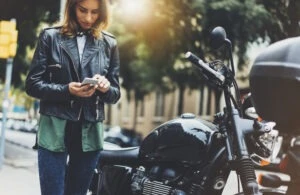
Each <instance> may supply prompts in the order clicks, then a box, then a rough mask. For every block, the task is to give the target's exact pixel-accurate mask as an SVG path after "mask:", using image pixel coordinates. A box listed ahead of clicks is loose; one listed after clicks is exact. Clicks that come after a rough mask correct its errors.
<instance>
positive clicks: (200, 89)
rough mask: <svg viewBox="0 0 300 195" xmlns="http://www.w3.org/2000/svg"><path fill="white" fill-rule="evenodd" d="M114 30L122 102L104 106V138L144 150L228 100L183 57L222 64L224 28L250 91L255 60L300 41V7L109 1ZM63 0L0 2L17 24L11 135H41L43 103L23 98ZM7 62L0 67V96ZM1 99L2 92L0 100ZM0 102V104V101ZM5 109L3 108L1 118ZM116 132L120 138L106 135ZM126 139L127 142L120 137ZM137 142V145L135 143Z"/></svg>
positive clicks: (238, 1)
mask: <svg viewBox="0 0 300 195" xmlns="http://www.w3.org/2000/svg"><path fill="white" fill-rule="evenodd" d="M110 3H111V7H112V13H111V14H112V21H111V25H110V28H109V29H108V31H109V32H110V33H112V34H114V35H115V36H116V38H117V41H118V46H119V50H120V58H121V59H120V60H121V74H120V76H121V78H120V81H121V86H122V97H121V100H120V101H119V102H118V103H117V104H115V105H108V106H106V116H107V117H106V121H105V124H106V132H107V133H106V136H107V137H116V135H117V134H119V135H118V136H119V137H122V136H123V135H124V137H126V138H128V139H129V138H130V139H131V138H132V139H133V140H131V143H130V144H128V139H127V141H126V139H123V140H122V139H121V140H116V139H114V140H111V139H110V138H107V140H111V142H115V143H117V144H118V145H122V146H130V145H138V144H139V143H140V140H141V139H142V138H143V137H144V136H145V135H147V134H148V133H149V132H150V131H151V130H152V129H153V128H154V127H156V126H157V125H159V124H161V123H163V122H166V121H167V120H170V119H172V118H174V117H177V116H179V115H180V114H182V113H184V112H190V113H194V114H196V115H197V116H200V117H202V118H204V119H208V120H210V119H212V116H213V115H214V114H215V113H216V112H218V111H220V109H222V107H223V103H222V94H221V92H220V91H219V90H218V89H217V88H214V87H213V86H210V85H207V83H206V81H205V80H204V78H202V77H201V75H200V73H198V72H197V71H196V70H195V69H194V67H192V65H191V64H190V63H189V62H187V61H186V60H184V58H183V54H184V53H185V52H187V51H192V52H194V53H195V54H197V55H198V56H200V57H202V58H203V59H204V56H205V60H207V61H208V60H211V59H217V58H222V59H223V58H224V57H225V56H222V55H221V52H216V51H212V49H211V47H210V45H209V32H210V30H212V29H213V28H214V27H216V26H222V27H224V28H225V30H226V32H227V36H228V38H229V39H230V40H231V41H232V43H233V52H234V61H235V65H236V66H237V69H236V70H237V71H238V72H237V80H238V84H239V86H240V90H241V93H242V94H247V93H248V92H249V83H248V74H249V70H250V68H251V63H252V61H253V59H254V58H255V56H256V55H257V54H258V53H259V52H260V51H261V49H263V48H264V47H266V46H267V45H269V44H270V43H273V42H275V41H278V40H281V39H284V38H287V37H294V36H298V35H299V32H300V31H299V20H300V1H298V0H277V1H274V0H155V1H153V0H110ZM64 4H65V0H0V20H10V19H11V18H15V19H16V23H17V30H18V32H19V34H18V41H17V44H18V47H17V55H16V56H15V58H14V63H13V72H12V86H11V88H10V91H9V96H8V97H9V112H8V122H7V128H9V129H13V130H20V131H24V132H36V129H37V125H38V122H37V121H38V117H39V114H38V110H39V102H38V100H34V99H33V98H31V97H29V96H27V95H26V94H25V93H24V80H25V78H26V74H27V72H28V69H29V66H30V63H31V59H32V56H33V52H34V48H35V45H36V41H37V36H38V34H39V32H40V31H41V30H42V29H43V28H45V27H49V26H55V25H59V22H60V18H61V16H62V14H63V11H62V10H63V9H64ZM5 68H6V60H0V91H3V90H4V81H5ZM1 94H3V93H1ZM2 99H3V97H2V95H0V102H2ZM1 109H2V108H0V112H1V111H2V110H1ZM108 132H115V133H108ZM120 134H122V135H120ZM136 138H138V139H136Z"/></svg>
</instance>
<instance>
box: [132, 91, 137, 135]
mask: <svg viewBox="0 0 300 195" xmlns="http://www.w3.org/2000/svg"><path fill="white" fill-rule="evenodd" d="M137 108H138V99H137V98H136V97H135V98H134V111H133V124H132V129H133V130H136V125H137V117H138V116H137Z"/></svg>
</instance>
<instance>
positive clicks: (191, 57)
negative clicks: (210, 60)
mask: <svg viewBox="0 0 300 195" xmlns="http://www.w3.org/2000/svg"><path fill="white" fill-rule="evenodd" d="M185 57H186V58H187V59H188V60H189V61H190V62H192V63H193V64H195V65H197V67H198V68H200V69H201V70H203V71H204V73H205V74H207V76H208V75H212V76H213V77H215V78H217V79H218V80H219V81H220V82H221V83H222V84H223V83H224V82H225V77H224V76H223V75H222V74H220V73H219V72H217V71H215V70H214V69H212V68H211V67H209V65H208V64H206V63H205V62H203V60H201V59H200V58H199V57H197V56H196V55H195V54H193V53H192V52H190V51H188V52H186V54H185Z"/></svg>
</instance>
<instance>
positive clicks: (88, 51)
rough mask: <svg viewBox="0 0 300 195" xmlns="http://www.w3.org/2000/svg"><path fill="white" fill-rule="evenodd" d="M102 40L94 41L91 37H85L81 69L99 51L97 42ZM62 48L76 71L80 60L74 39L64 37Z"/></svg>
mask: <svg viewBox="0 0 300 195" xmlns="http://www.w3.org/2000/svg"><path fill="white" fill-rule="evenodd" d="M102 41H103V40H102V39H100V40H96V39H94V38H93V37H92V36H87V39H86V43H85V47H84V50H83V54H82V60H81V67H82V68H83V67H85V66H86V65H87V64H88V62H89V61H90V60H91V59H92V58H93V57H94V55H95V54H97V52H98V51H99V49H100V47H99V45H100V44H99V42H102ZM61 45H62V48H63V49H64V50H65V51H66V52H67V54H68V55H69V57H70V58H71V59H72V62H73V64H74V66H75V67H76V68H77V69H78V67H79V65H80V60H79V56H78V47H77V40H76V37H72V38H69V37H65V38H64V39H63V41H62V44H61Z"/></svg>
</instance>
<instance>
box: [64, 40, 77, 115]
mask: <svg viewBox="0 0 300 195" xmlns="http://www.w3.org/2000/svg"><path fill="white" fill-rule="evenodd" d="M60 45H61V47H62V48H63V50H64V51H65V52H66V53H67V54H68V56H69V57H70V59H71V61H72V66H73V68H74V70H75V73H76V76H77V79H78V81H80V79H79V75H78V72H77V69H76V67H75V63H74V61H73V59H72V57H71V55H70V54H69V52H68V51H67V50H66V49H65V48H64V46H63V45H62V44H60ZM81 112H82V105H81V106H80V110H79V115H78V117H77V119H78V120H79V119H80V116H81Z"/></svg>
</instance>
